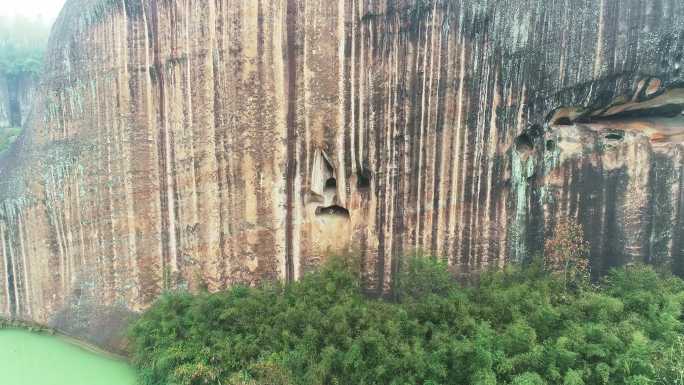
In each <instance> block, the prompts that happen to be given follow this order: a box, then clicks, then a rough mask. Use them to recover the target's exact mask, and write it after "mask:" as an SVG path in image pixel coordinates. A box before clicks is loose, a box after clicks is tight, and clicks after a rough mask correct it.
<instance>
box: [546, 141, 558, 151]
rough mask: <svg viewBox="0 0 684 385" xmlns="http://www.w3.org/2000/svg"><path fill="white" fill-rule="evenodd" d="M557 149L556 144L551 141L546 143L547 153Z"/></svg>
mask: <svg viewBox="0 0 684 385" xmlns="http://www.w3.org/2000/svg"><path fill="white" fill-rule="evenodd" d="M555 149H556V142H554V141H553V140H551V139H549V140H547V141H546V151H553V150H555Z"/></svg>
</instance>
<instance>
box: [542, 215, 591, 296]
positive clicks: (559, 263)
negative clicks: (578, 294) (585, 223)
mask: <svg viewBox="0 0 684 385" xmlns="http://www.w3.org/2000/svg"><path fill="white" fill-rule="evenodd" d="M544 267H545V268H546V269H547V270H548V271H550V272H552V273H556V274H559V275H561V276H562V277H563V283H564V286H565V288H566V289H567V288H568V285H578V284H579V285H581V284H582V283H583V282H586V281H587V280H588V279H589V243H588V242H587V241H585V240H584V229H583V228H582V225H580V224H579V223H577V222H575V221H574V220H573V219H562V220H561V221H560V222H559V223H558V224H557V225H556V230H555V234H554V236H553V237H551V238H549V239H547V240H546V243H545V245H544Z"/></svg>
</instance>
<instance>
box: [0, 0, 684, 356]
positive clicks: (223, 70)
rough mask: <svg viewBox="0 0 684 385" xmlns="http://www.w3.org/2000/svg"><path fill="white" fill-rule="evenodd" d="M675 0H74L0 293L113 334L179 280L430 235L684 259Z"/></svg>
mask: <svg viewBox="0 0 684 385" xmlns="http://www.w3.org/2000/svg"><path fill="white" fill-rule="evenodd" d="M682 52H684V4H683V3H681V2H680V1H675V0H649V1H641V0H627V1H621V2H618V1H606V0H600V1H599V0H596V1H594V0H591V1H584V0H551V1H550V0H515V1H496V0H477V1H461V0H451V1H447V0H429V1H428V0H396V1H394V0H392V1H375V0H334V1H333V0H268V1H267V0H249V1H244V0H212V1H209V0H175V1H170V0H140V1H134V0H121V1H115V0H69V1H68V2H67V5H66V6H65V9H64V10H63V11H62V15H61V16H60V18H59V20H58V21H57V24H56V27H55V29H54V31H53V35H52V37H51V42H50V49H49V55H48V56H49V57H48V74H47V77H46V79H45V85H44V87H43V88H42V90H41V95H40V98H39V102H37V103H36V105H35V109H36V114H35V115H34V119H33V120H32V122H31V124H30V127H29V129H28V130H27V132H26V133H25V134H24V135H23V137H22V138H21V140H20V141H19V143H18V144H17V145H16V146H14V147H13V148H12V149H11V151H10V153H9V154H8V155H7V156H6V157H5V158H4V159H2V161H1V163H0V178H1V180H2V188H1V190H2V193H1V196H2V201H1V204H0V257H1V259H0V262H1V263H0V278H2V279H1V280H0V314H4V315H10V316H13V317H21V318H29V319H33V320H36V321H39V322H45V323H51V324H52V325H54V326H58V327H62V328H64V329H66V330H67V331H69V332H70V333H72V334H75V335H82V336H87V337H90V338H96V337H95V336H98V337H97V338H96V339H98V341H99V342H101V343H103V344H105V345H109V346H113V344H114V343H115V340H116V338H115V336H114V335H112V336H110V335H106V336H103V335H101V334H99V333H98V332H100V331H101V330H115V329H116V327H115V326H117V325H120V324H121V323H123V322H124V320H125V318H126V317H127V316H128V314H130V313H131V312H136V311H140V310H142V309H144V308H145V307H146V306H148V305H149V304H150V302H151V301H153V300H154V298H155V297H156V296H157V295H159V293H161V292H162V291H163V290H165V289H170V288H190V289H194V288H197V287H199V286H204V285H206V287H208V288H209V289H210V290H220V289H223V288H225V287H227V286H229V285H231V284H234V283H237V282H247V283H256V282H258V281H260V280H264V279H278V278H279V279H285V280H292V279H297V278H298V277H300V276H301V275H302V274H304V273H305V272H306V271H307V270H308V269H310V268H311V267H312V266H314V265H316V264H317V263H319V261H320V260H321V258H324V257H325V256H327V255H330V254H334V253H341V252H345V251H347V250H354V252H358V253H360V254H361V255H362V257H363V258H362V261H363V264H364V271H365V273H366V280H367V284H368V288H369V290H371V291H374V292H376V293H382V292H385V291H387V290H389V288H390V287H391V284H392V277H393V274H392V273H393V272H394V271H395V270H396V269H397V266H398V261H399V258H401V256H402V255H405V254H407V253H413V252H416V251H420V252H425V253H431V254H434V255H438V256H442V257H444V258H446V259H448V262H449V263H450V264H451V265H452V266H453V268H454V269H455V270H456V271H458V272H461V273H468V272H470V271H474V270H478V269H482V268H484V267H486V266H491V265H499V266H500V265H504V264H506V263H509V262H510V261H521V260H524V259H525V258H528V257H529V256H531V255H534V254H535V253H539V252H540V251H541V249H542V243H543V237H544V236H545V235H548V234H550V233H552V231H553V226H554V223H555V222H556V221H557V219H558V218H560V217H564V216H571V217H576V218H578V219H579V220H580V221H581V222H582V223H583V224H584V225H585V228H586V229H587V233H588V234H589V237H590V240H591V244H592V258H593V263H594V266H596V267H597V268H598V269H602V268H605V267H607V266H610V265H614V264H618V263H625V262H630V261H648V262H662V263H669V264H671V265H673V266H674V267H675V268H678V269H680V271H682V270H684V267H683V266H682V265H683V264H684V255H683V254H684V239H682V238H683V237H684V235H683V233H684V231H683V229H684V226H683V223H682V222H683V219H682V218H683V216H682V211H683V210H682V205H683V204H684V199H683V198H684V196H683V195H684V182H683V181H684V176H683V175H684V170H683V156H684V155H683V150H684V148H683V145H682V133H683V132H684V123H682V115H681V113H682V109H683V108H682V107H683V106H684V100H682V97H681V92H682V91H681V90H682V87H684V77H683V76H684V75H682V72H681V66H682V65H683V64H684V63H683V59H682Z"/></svg>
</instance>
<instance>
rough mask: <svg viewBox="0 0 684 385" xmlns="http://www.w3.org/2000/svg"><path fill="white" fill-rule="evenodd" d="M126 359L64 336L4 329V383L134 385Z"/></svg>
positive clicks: (0, 371) (0, 337) (0, 360)
mask: <svg viewBox="0 0 684 385" xmlns="http://www.w3.org/2000/svg"><path fill="white" fill-rule="evenodd" d="M135 383H136V378H135V373H134V371H133V369H132V368H131V367H130V366H128V364H126V363H125V362H123V361H120V360H117V359H114V358H111V357H107V356H104V355H101V354H97V353H93V352H91V351H88V350H85V349H83V348H81V347H78V346H76V345H73V344H71V343H69V342H67V341H65V340H64V339H62V338H60V337H55V336H50V335H42V334H36V333H30V332H27V331H23V330H0V384H2V385H134V384H135Z"/></svg>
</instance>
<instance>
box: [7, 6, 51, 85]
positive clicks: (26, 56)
mask: <svg viewBox="0 0 684 385" xmlns="http://www.w3.org/2000/svg"><path fill="white" fill-rule="evenodd" d="M49 33H50V26H49V25H48V24H47V23H45V22H44V21H43V20H42V19H29V18H25V17H21V16H17V17H15V18H14V19H8V18H6V17H2V16H0V75H1V76H3V77H15V76H23V75H36V74H39V73H40V71H41V69H42V63H43V54H44V52H45V47H46V45H47V40H48V35H49Z"/></svg>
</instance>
